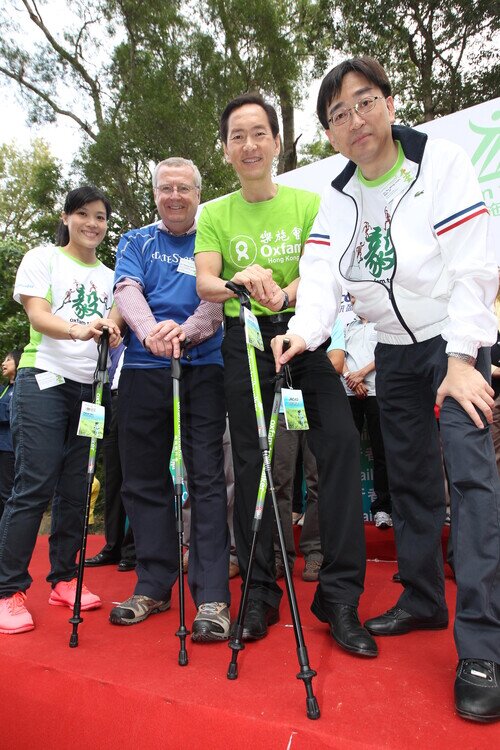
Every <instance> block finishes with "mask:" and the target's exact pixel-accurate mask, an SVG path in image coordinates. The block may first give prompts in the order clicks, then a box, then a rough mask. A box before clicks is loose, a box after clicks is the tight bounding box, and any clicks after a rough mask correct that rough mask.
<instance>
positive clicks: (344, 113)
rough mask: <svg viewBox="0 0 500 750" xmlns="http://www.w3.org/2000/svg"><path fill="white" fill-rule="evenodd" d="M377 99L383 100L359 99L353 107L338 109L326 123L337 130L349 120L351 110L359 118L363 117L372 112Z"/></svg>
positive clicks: (367, 97) (382, 97) (377, 97)
mask: <svg viewBox="0 0 500 750" xmlns="http://www.w3.org/2000/svg"><path fill="white" fill-rule="evenodd" d="M377 99H385V97H384V96H364V97H363V99H360V100H359V102H356V104H354V106H352V107H346V108H345V109H338V110H337V111H336V112H334V114H333V115H332V116H331V117H329V118H328V122H329V123H330V125H333V127H334V128H338V127H339V125H345V124H346V122H347V121H348V120H349V119H350V118H351V115H352V111H353V110H354V111H355V112H356V114H358V115H359V116H360V117H363V116H364V115H367V114H368V112H371V111H372V109H373V108H374V106H375V102H376V101H377Z"/></svg>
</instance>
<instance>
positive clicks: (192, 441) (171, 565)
mask: <svg viewBox="0 0 500 750" xmlns="http://www.w3.org/2000/svg"><path fill="white" fill-rule="evenodd" d="M180 392H181V423H182V427H181V432H182V455H183V459H184V462H185V465H186V470H187V475H188V477H189V493H190V499H191V539H190V547H189V572H188V584H189V587H190V590H191V594H192V596H193V599H194V602H195V604H196V606H197V607H198V606H199V605H200V604H202V603H203V602H214V601H217V602H227V603H228V604H229V602H230V596H229V581H228V575H229V548H230V543H229V532H228V527H227V497H226V487H225V479H224V459H223V452H222V436H223V434H224V429H225V426H226V416H225V408H224V392H223V377H222V367H220V366H219V365H203V366H197V367H184V368H183V373H182V379H181V381H180ZM118 403H119V408H118V435H119V445H120V457H121V465H122V472H123V485H122V499H123V503H124V505H125V510H126V512H127V515H128V518H129V521H130V524H131V526H132V530H133V532H134V540H135V549H136V555H137V567H136V573H137V578H138V580H137V585H136V587H135V593H136V594H143V595H145V596H149V597H151V598H152V599H157V600H166V599H168V598H170V591H171V589H172V586H173V585H174V583H175V581H176V579H177V576H178V553H177V533H176V525H175V507H174V488H173V481H172V477H171V474H170V470H169V464H170V455H171V451H172V443H173V434H174V433H173V429H174V428H173V394H172V378H171V372H170V368H157V369H128V368H125V369H123V370H122V373H121V376H120V388H119V392H118Z"/></svg>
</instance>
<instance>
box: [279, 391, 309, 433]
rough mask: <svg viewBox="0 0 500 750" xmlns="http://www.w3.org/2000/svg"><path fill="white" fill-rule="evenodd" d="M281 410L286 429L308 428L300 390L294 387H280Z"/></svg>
mask: <svg viewBox="0 0 500 750" xmlns="http://www.w3.org/2000/svg"><path fill="white" fill-rule="evenodd" d="M281 396H282V399H283V410H284V412H285V422H286V429H287V430H308V429H309V424H308V422H307V416H306V410H305V407H304V398H303V396H302V391H300V390H298V389H296V388H282V389H281Z"/></svg>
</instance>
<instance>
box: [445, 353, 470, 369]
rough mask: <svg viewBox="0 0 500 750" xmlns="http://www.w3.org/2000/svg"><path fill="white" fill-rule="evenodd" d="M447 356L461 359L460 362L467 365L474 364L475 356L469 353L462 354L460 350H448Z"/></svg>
mask: <svg viewBox="0 0 500 750" xmlns="http://www.w3.org/2000/svg"><path fill="white" fill-rule="evenodd" d="M448 357H453V359H460V360H462V362H466V363H467V364H468V365H472V367H475V366H476V358H475V357H473V356H472V355H471V354H463V353H462V352H448Z"/></svg>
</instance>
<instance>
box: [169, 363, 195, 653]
mask: <svg viewBox="0 0 500 750" xmlns="http://www.w3.org/2000/svg"><path fill="white" fill-rule="evenodd" d="M181 356H182V349H181V355H180V356H179V357H172V359H171V361H170V363H171V368H172V370H171V372H172V387H173V402H174V471H175V481H174V494H175V520H176V525H177V540H178V555H179V629H178V631H177V632H176V634H175V635H176V636H178V638H179V641H180V650H179V659H178V661H179V666H181V667H185V666H186V665H187V663H188V654H187V651H186V637H187V636H188V635H189V632H190V631H189V630H188V629H187V628H186V622H185V601H184V600H185V597H184V575H183V571H182V548H183V546H184V527H183V523H182V445H181V404H180V379H181V377H182V368H181Z"/></svg>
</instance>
